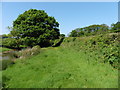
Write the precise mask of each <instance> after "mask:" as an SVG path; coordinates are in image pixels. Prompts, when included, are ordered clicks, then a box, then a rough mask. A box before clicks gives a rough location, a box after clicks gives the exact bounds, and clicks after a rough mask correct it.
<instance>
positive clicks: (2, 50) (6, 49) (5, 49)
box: [0, 47, 11, 52]
mask: <svg viewBox="0 0 120 90" xmlns="http://www.w3.org/2000/svg"><path fill="white" fill-rule="evenodd" d="M9 50H11V49H9V48H5V47H0V52H4V51H9Z"/></svg>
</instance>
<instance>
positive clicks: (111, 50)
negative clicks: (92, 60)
mask: <svg viewBox="0 0 120 90" xmlns="http://www.w3.org/2000/svg"><path fill="white" fill-rule="evenodd" d="M74 38H75V37H71V38H70V37H69V38H66V39H65V40H64V42H63V46H67V47H69V48H71V47H74V49H76V50H78V51H79V50H83V51H85V53H88V52H90V53H93V56H94V54H95V56H96V57H97V58H101V59H100V61H98V62H102V63H109V64H110V65H112V66H113V67H114V68H117V69H119V68H120V67H119V62H120V61H119V60H120V56H119V53H120V52H119V48H120V47H119V41H120V40H119V34H118V33H110V34H109V33H108V34H101V35H96V36H89V37H81V38H77V37H76V39H75V42H73V41H74ZM68 42H69V43H68Z"/></svg>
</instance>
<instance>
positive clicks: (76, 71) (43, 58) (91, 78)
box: [3, 37, 118, 88]
mask: <svg viewBox="0 0 120 90" xmlns="http://www.w3.org/2000/svg"><path fill="white" fill-rule="evenodd" d="M91 38H94V37H89V38H88V37H84V38H65V40H64V41H63V43H62V45H61V46H60V47H55V48H52V47H51V48H43V49H42V50H41V52H40V53H39V54H38V55H36V56H32V57H28V58H27V59H21V60H20V59H19V60H17V62H16V64H14V65H13V66H12V67H9V68H8V69H6V70H5V71H3V83H4V84H5V85H6V86H5V87H9V88H117V87H118V70H117V69H115V68H113V67H112V66H111V65H110V64H109V63H102V62H103V61H104V59H105V58H104V57H103V55H102V53H106V49H107V50H108V51H110V50H111V45H115V43H113V42H112V43H111V45H110V46H108V47H107V48H106V47H105V45H104V44H102V43H101V42H100V43H98V44H96V46H95V45H94V44H95V43H93V41H90V39H91ZM95 39H96V38H95ZM98 39H99V38H98ZM101 39H102V38H101ZM101 39H100V40H101ZM89 41H90V43H89ZM91 42H92V43H93V46H91ZM99 45H100V46H101V47H99ZM102 45H103V46H102ZM93 47H94V48H93ZM112 48H113V49H115V47H113V46H112ZM107 53H108V52H107ZM110 53H111V52H110ZM112 53H114V52H112ZM13 72H14V73H13ZM16 82H17V83H16Z"/></svg>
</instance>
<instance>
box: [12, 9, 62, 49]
mask: <svg viewBox="0 0 120 90" xmlns="http://www.w3.org/2000/svg"><path fill="white" fill-rule="evenodd" d="M58 27H59V23H58V22H57V21H56V20H55V18H54V17H51V16H48V15H47V13H46V12H45V11H44V10H36V9H30V10H28V11H25V12H24V13H23V14H20V15H19V16H18V18H17V19H16V20H15V21H13V28H12V31H11V34H12V35H13V37H14V38H15V39H16V40H18V41H21V44H23V45H26V46H31V47H32V46H34V45H40V46H41V47H45V46H49V45H51V43H50V41H51V40H54V39H58V38H59V36H60V33H59V29H58Z"/></svg>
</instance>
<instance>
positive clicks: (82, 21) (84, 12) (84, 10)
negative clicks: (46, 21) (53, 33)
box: [2, 2, 118, 35]
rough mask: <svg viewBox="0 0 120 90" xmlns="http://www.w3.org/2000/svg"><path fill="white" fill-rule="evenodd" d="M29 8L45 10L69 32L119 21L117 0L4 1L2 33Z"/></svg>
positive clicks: (64, 30)
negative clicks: (63, 0)
mask: <svg viewBox="0 0 120 90" xmlns="http://www.w3.org/2000/svg"><path fill="white" fill-rule="evenodd" d="M29 9H39V10H45V11H46V13H47V14H48V15H49V16H53V17H55V19H56V20H57V21H58V22H59V24H60V26H59V29H60V32H61V33H63V34H66V35H67V34H68V33H69V32H71V31H72V30H73V29H76V28H80V27H85V26H89V25H92V24H107V25H109V26H110V25H111V24H112V23H116V22H117V21H118V3H117V2H74V3H73V2H56V3H55V2H16V3H15V2H3V3H2V34H8V33H9V32H10V31H9V30H8V29H7V28H6V27H7V26H12V22H13V21H14V20H15V19H16V18H17V17H18V15H19V14H22V13H23V12H24V11H26V10H29Z"/></svg>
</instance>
